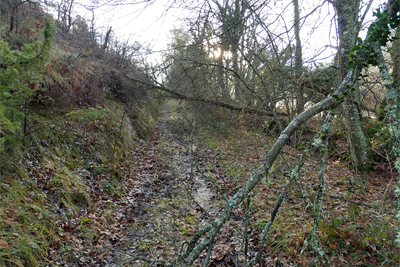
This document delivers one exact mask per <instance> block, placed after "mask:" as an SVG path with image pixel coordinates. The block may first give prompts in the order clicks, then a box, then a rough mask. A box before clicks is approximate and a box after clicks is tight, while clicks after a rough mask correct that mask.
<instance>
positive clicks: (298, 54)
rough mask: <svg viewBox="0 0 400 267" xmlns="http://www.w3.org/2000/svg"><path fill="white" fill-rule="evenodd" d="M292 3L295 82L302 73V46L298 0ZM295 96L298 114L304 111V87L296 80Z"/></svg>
mask: <svg viewBox="0 0 400 267" xmlns="http://www.w3.org/2000/svg"><path fill="white" fill-rule="evenodd" d="M293 5H294V35H295V38H296V50H295V59H294V60H295V62H294V68H295V69H294V71H295V78H296V82H297V81H298V80H299V79H300V78H301V75H302V67H303V56H302V47H301V40H300V11H299V0H293ZM297 84H298V87H297V96H296V109H297V114H300V113H302V112H303V111H304V104H305V103H304V92H303V91H304V89H303V86H301V82H297Z"/></svg>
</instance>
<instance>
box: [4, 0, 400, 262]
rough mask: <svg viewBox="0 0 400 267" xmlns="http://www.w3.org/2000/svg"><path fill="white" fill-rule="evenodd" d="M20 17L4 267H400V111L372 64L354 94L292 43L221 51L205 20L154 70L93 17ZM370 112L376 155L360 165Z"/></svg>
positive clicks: (9, 130) (32, 11) (8, 123)
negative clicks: (303, 61) (399, 186)
mask: <svg viewBox="0 0 400 267" xmlns="http://www.w3.org/2000/svg"><path fill="white" fill-rule="evenodd" d="M72 3H73V2H71V6H72ZM9 5H11V2H10V3H9ZM9 5H7V3H0V14H2V15H3V14H7V15H10V14H9V13H10V12H11V15H10V16H8V17H7V16H2V17H0V26H1V27H0V68H1V72H0V96H1V98H0V266H1V267H2V266H6V267H9V266H18V267H20V266H23V267H25V266H35V267H36V266H109V267H111V266H113V267H114V266H189V265H190V266H256V265H259V266H396V265H399V264H400V256H399V255H400V250H399V247H398V246H397V243H396V242H397V241H396V238H397V234H398V232H399V227H398V216H397V217H396V213H397V211H398V206H397V205H398V196H397V195H396V193H395V192H396V183H397V182H398V181H397V180H398V175H399V174H398V172H397V170H396V167H397V165H396V161H398V159H399V157H397V154H396V153H397V151H398V150H396V149H398V139H396V131H395V129H396V128H395V127H397V126H396V125H398V122H396V121H395V120H393V118H395V115H396V114H397V113H396V112H398V109H396V107H397V106H396V105H395V104H396V103H397V102H396V101H400V98H398V97H397V96H396V97H397V98H395V99H393V97H392V95H393V94H394V93H393V92H394V91H395V90H394V91H391V92H392V94H390V93H387V92H386V91H385V90H387V91H388V92H389V90H390V88H389V89H386V88H387V87H388V84H389V85H393V86H392V87H393V88H395V85H394V84H393V83H389V82H388V81H389V80H384V77H381V76H382V75H381V76H379V74H378V73H377V71H378V70H377V69H376V68H375V69H373V68H366V65H367V63H365V62H364V61H363V62H361V63H360V62H357V60H358V58H357V59H355V58H356V53H354V55H353V54H352V56H351V57H350V58H352V59H353V60H354V61H352V62H353V63H352V64H353V65H354V64H355V65H357V64H359V65H361V66H362V67H363V68H364V69H363V72H361V71H360V70H359V69H356V68H355V69H354V70H353V69H351V68H350V69H349V74H346V76H345V75H343V77H344V78H343V79H342V81H340V76H341V73H340V71H342V69H340V68H339V67H336V66H324V65H323V64H321V65H320V66H316V67H314V68H311V67H305V66H301V67H299V68H300V69H301V72H302V74H301V75H302V76H301V77H300V76H299V68H298V69H292V67H293V66H297V63H299V62H298V61H297V60H298V58H296V52H295V49H292V47H291V46H287V47H286V48H284V49H282V50H281V51H278V52H279V53H278V52H277V51H275V53H269V52H268V53H267V52H265V51H264V48H265V47H268V45H265V46H264V45H260V47H262V49H261V48H260V51H261V50H263V51H264V52H259V53H258V54H257V53H256V52H255V51H256V50H254V51H250V50H249V49H243V51H239V45H237V47H236V48H235V44H234V42H233V41H234V40H235V39H234V38H231V37H230V38H228V37H224V38H225V39H224V38H222V37H221V35H218V36H217V35H216V36H217V37H218V38H221V43H223V42H225V44H223V45H225V48H226V49H230V50H231V51H225V52H226V53H227V54H229V53H231V54H229V56H226V57H224V56H223V53H224V51H221V55H222V56H221V57H219V56H211V55H210V54H207V53H208V52H210V51H214V50H210V49H211V48H212V49H214V47H213V44H212V41H213V39H212V38H209V39H205V40H207V42H206V41H204V40H203V39H201V38H200V35H199V32H200V33H201V34H205V33H206V32H207V31H208V30H210V31H211V29H212V27H214V25H213V24H212V23H211V22H210V23H209V24H208V20H205V22H204V24H203V26H204V30H203V31H199V32H196V31H195V30H194V29H193V28H190V29H189V30H187V31H186V32H185V31H184V30H176V31H173V35H174V37H173V38H172V39H173V40H172V43H171V48H170V50H169V51H168V53H169V54H168V53H167V54H165V55H164V62H163V63H162V64H161V65H159V66H156V67H154V66H150V65H149V64H148V63H146V60H145V57H146V55H147V53H148V51H147V49H146V48H145V47H143V46H142V45H141V44H139V43H134V44H131V43H129V42H120V41H118V40H117V38H115V39H113V38H112V31H111V28H110V30H108V31H107V33H106V34H105V35H103V36H101V37H99V34H98V33H97V32H95V31H94V29H93V27H89V25H88V23H87V21H86V20H84V19H83V18H82V17H80V16H77V17H76V18H74V19H73V23H72V22H71V21H72V18H71V14H69V16H70V20H68V16H67V15H66V14H64V15H65V17H62V19H60V20H53V19H52V18H50V15H49V14H46V13H45V12H44V11H43V8H42V7H41V6H39V5H36V4H33V3H30V2H23V3H20V4H18V3H17V4H16V6H12V5H11V7H10V6H9ZM243 6H244V7H246V5H243ZM232 8H233V7H232ZM219 10H220V11H221V10H222V11H223V10H224V9H219ZM227 10H230V9H227ZM399 10H400V9H399ZM228 13H229V12H228ZM385 14H386V15H387V14H388V13H387V12H386V13H385ZM396 14H397V13H396ZM59 15H60V14H59ZM225 15H226V16H228V15H229V14H225ZM230 15H232V16H234V15H235V16H236V15H237V13H234V12H233V13H232V14H230ZM382 16H383V15H382ZM200 17H201V16H200ZM17 18H18V19H17ZM241 19H242V21H245V18H244V17H242V18H241ZM391 19H393V18H392V17H390V18H387V20H388V21H390V20H391ZM396 19H397V17H396ZM17 22H18V23H17ZM224 23H228V24H229V21H224ZM241 23H242V22H237V24H235V25H225V24H224V27H228V26H229V27H228V29H235V30H238V29H236V28H235V27H236V26H238V25H239V26H240V25H241ZM254 24H255V23H254ZM386 24H387V23H386ZM191 25H192V24H191ZM193 25H197V26H198V25H200V24H193ZM193 25H192V26H193ZM241 26H243V27H244V24H243V25H241ZM381 26H382V25H381ZM199 27H200V26H199ZM249 27H250V26H249ZM257 27H258V26H257ZM257 27H255V28H254V29H253V30H255V29H258V28H257ZM378 28H379V27H378ZM223 29H225V28H223ZM379 30H380V28H379ZM388 31H390V29H389V28H388ZM388 31H387V32H388ZM215 32H217V31H215ZM226 32H229V30H227V31H226ZM387 32H385V34H386V33H387ZM197 38H199V40H198V39H197ZM236 41H237V40H236ZM378 41H379V40H378ZM385 41H386V39H385ZM393 41H395V39H393ZM243 43H244V40H243ZM237 44H238V43H237ZM385 44H386V42H385ZM223 45H221V47H222V48H221V49H223V48H224V47H223ZM252 45H255V44H252ZM362 45H365V44H364V43H363V44H357V45H356V46H354V49H353V51H352V52H354V51H356V52H357V51H358V50H357V49H359V50H362V49H364V50H365V49H366V48H365V47H364V46H362ZM392 45H393V47H394V48H396V43H393V44H392ZM382 46H383V45H382ZM210 47H211V48H210ZM399 47H400V46H399ZM293 48H294V47H293ZM207 49H209V50H207ZM255 49H256V48H255ZM257 49H258V48H257ZM274 49H276V48H274ZM291 49H292V50H293V51H292V50H291ZM368 49H369V48H368ZM205 51H206V52H205ZM296 51H297V50H296ZM371 51H372V50H371ZM388 51H389V50H388ZM228 52H229V53H228ZM240 52H241V53H242V54H241V53H240ZM358 52H360V51H358ZM361 52H362V51H361ZM361 52H360V53H361ZM389 52H390V51H389ZM389 52H388V53H389ZM246 53H248V54H246ZM374 53H375V54H374ZM374 53H372V52H371V54H374V55H376V54H378V53H377V52H376V51H375V52H374ZM380 53H382V52H380ZM250 56H251V57H254V58H253V59H252V60H253V61H251V62H250V60H249V61H247V60H248V59H249V57H250ZM257 56H258V57H257ZM395 56H396V55H394V56H393V58H396V57H395ZM240 57H242V58H241V60H240V59H238V58H240ZM360 58H361V57H360ZM382 58H383V56H382ZM382 58H380V59H382ZM369 60H370V61H372V59H369ZM374 60H378V59H374ZM360 61H361V60H360ZM243 62H246V63H243ZM296 62H297V63H296ZM399 62H400V61H399ZM239 63H240V64H242V63H243V65H241V66H239V65H240V64H239ZM267 63H268V64H271V66H273V67H271V66H267V65H266V64H267ZM278 63H279V64H281V65H279V66H278ZM295 63H296V64H295ZM339 63H340V62H339V61H337V59H335V60H334V62H333V63H332V64H339ZM368 64H369V63H368ZM396 64H397V63H396V61H395V60H394V61H393V62H392V65H393V66H396ZM350 65H351V64H350ZM277 66H278V67H279V68H278V67H277ZM338 66H339V65H338ZM382 66H383V63H382V62H380V65H379V67H380V70H382V69H384V68H383V67H382ZM297 67H298V66H297ZM394 69H395V68H394ZM346 70H347V66H346ZM251 71H254V73H251ZM357 71H358V74H357V75H358V76H357V75H356V73H357ZM386 71H387V70H386ZM280 75H282V76H280ZM391 75H392V76H393V77H397V76H396V73H395V71H393V72H392V74H391ZM371 80H373V81H372V82H371ZM394 80H395V79H394ZM371 84H372V85H371ZM376 84H378V86H376ZM385 86H386V87H385ZM336 88H337V89H336ZM393 88H392V89H393ZM396 88H400V86H398V87H396ZM357 90H359V92H358V91H357ZM337 92H339V93H337ZM354 92H357V93H360V95H362V98H360V100H357V99H356V96H354V95H352V93H354ZM349 95H350V96H349ZM391 97H392V98H391ZM321 99H322V100H321ZM349 99H350V100H349ZM354 99H356V100H354ZM302 101H303V102H302ZM357 101H358V102H357ZM321 103H322V104H321ZM355 103H356V104H357V105H356V106H351V105H354V104H355ZM301 106H302V107H301ZM354 110H356V113H355V114H356V115H357V116H350V119H351V120H352V121H351V122H352V123H354V124H355V125H356V126H357V127H358V128H359V130H360V131H359V132H358V133H360V132H361V133H362V138H360V139H359V140H358V141H360V140H361V143H363V144H362V146H360V147H359V149H360V150H361V149H364V148H365V153H359V152H360V151H358V150H356V151H355V152H357V153H355V152H354V142H353V141H354V139H353V138H354V136H352V134H353V133H354V132H355V131H356V130H354V129H355V128H351V127H352V126H353V125H350V126H351V127H350V126H349V121H348V114H349V112H350V111H354ZM393 114H394V115H393ZM307 116H308V117H307ZM396 123H397V124H396ZM360 136H361V135H360ZM397 137H398V136H397ZM363 146H364V147H363ZM352 150H353V152H352ZM355 154H357V156H358V155H361V156H363V157H365V158H366V159H367V160H365V161H362V160H361V159H360V158H357V156H355Z"/></svg>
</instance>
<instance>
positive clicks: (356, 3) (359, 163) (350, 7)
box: [334, 0, 369, 170]
mask: <svg viewBox="0 0 400 267" xmlns="http://www.w3.org/2000/svg"><path fill="white" fill-rule="evenodd" d="M334 7H335V9H336V14H337V17H338V19H337V20H338V30H339V40H340V44H339V53H338V55H339V65H340V72H341V75H342V79H343V78H344V76H345V75H346V72H347V69H348V62H349V57H348V56H347V55H346V52H349V51H351V49H352V47H353V46H354V44H355V38H356V37H357V36H356V33H357V29H358V28H359V26H358V23H359V22H358V13H359V9H360V0H336V1H335V2H334ZM344 107H345V120H346V128H347V141H348V144H349V151H350V156H351V162H352V164H353V167H355V168H356V169H358V170H363V169H364V168H365V167H366V166H367V161H368V158H369V144H368V140H367V138H366V137H365V135H364V131H363V129H362V125H361V118H362V115H361V108H360V94H359V91H358V89H357V90H356V91H354V92H353V91H350V92H349V94H348V96H347V97H346V98H345V101H344Z"/></svg>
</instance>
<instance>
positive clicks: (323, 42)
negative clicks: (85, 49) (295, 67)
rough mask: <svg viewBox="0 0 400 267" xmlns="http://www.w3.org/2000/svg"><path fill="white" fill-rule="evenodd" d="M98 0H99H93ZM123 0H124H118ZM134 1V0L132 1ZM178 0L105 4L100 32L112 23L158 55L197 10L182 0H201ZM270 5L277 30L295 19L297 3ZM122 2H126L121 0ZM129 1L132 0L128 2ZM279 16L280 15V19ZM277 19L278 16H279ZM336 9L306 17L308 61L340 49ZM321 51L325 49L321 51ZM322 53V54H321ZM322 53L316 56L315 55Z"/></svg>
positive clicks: (303, 2) (78, 10)
mask: <svg viewBox="0 0 400 267" xmlns="http://www.w3.org/2000/svg"><path fill="white" fill-rule="evenodd" d="M80 1H81V2H80V4H81V5H76V6H75V10H74V12H75V14H80V15H81V16H83V17H85V18H86V19H87V21H89V20H90V18H91V13H90V12H88V11H87V10H86V9H85V8H83V7H82V5H86V6H87V5H90V2H89V0H80ZM92 1H96V0H92ZM114 1H121V0H114ZM132 1H133V2H134V3H132ZM180 2H181V6H180V5H179V2H178V1H177V0H131V2H129V3H130V4H121V5H119V6H114V7H113V6H108V5H106V6H103V7H101V8H98V9H96V10H95V18H96V19H95V25H96V28H97V31H98V32H101V33H103V34H105V32H106V31H107V30H108V29H109V27H112V30H113V33H114V36H115V37H116V38H117V39H118V40H120V41H123V40H128V39H129V41H130V42H135V41H137V42H139V43H145V44H148V45H149V46H150V48H151V49H152V50H154V51H156V54H154V57H156V58H158V57H159V56H160V54H159V53H158V54H157V52H160V53H161V52H163V51H165V49H166V48H167V44H168V43H169V41H170V38H171V34H170V30H172V29H173V28H179V27H180V25H181V24H182V19H184V18H185V17H188V16H190V15H194V14H192V13H193V12H194V11H193V10H189V9H184V8H182V2H183V3H185V4H190V2H193V4H194V5H196V4H198V3H199V0H192V1H180ZM271 2H272V3H271V4H270V5H269V6H270V8H269V9H266V20H273V21H275V22H274V25H273V26H272V28H275V30H276V31H279V30H281V31H284V30H285V29H286V28H288V27H290V26H291V23H293V22H292V21H293V7H292V4H291V2H292V1H291V0H271ZM299 2H300V12H301V17H304V16H305V15H306V14H308V13H309V12H310V10H313V9H314V8H315V7H316V6H318V5H319V4H321V3H322V2H323V0H300V1H299ZM381 2H383V1H381V0H374V2H373V6H372V7H373V8H372V9H371V10H370V11H369V12H368V14H369V15H368V16H367V17H366V21H371V20H372V10H373V9H376V8H377V7H378V5H379V4H380V3H381ZM121 3H122V2H121ZM127 3H128V2H127ZM282 9H284V10H286V11H285V12H284V13H283V14H282V16H280V18H281V19H279V15H278V14H280V13H281V10H282ZM277 18H278V19H277ZM276 19H277V20H276ZM333 20H334V9H333V7H332V6H331V5H330V4H327V3H325V4H324V5H323V6H322V8H320V9H318V11H316V12H314V13H313V14H312V15H311V16H309V17H307V18H306V19H304V20H302V21H303V24H302V29H301V39H302V45H303V56H304V62H305V63H306V64H307V63H310V62H311V60H315V59H318V60H319V61H321V62H324V61H328V60H330V59H332V57H333V55H334V54H335V53H336V49H335V48H334V47H335V46H336V40H337V36H336V32H335V28H334V27H331V26H332V25H334V23H333ZM284 38H286V40H284V41H283V42H289V40H291V41H292V42H293V38H292V37H291V36H288V35H287V36H284ZM321 51H324V52H322V53H321ZM320 53H321V54H320ZM316 55H318V56H317V57H316V58H315V56H316Z"/></svg>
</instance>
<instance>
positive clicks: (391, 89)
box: [374, 45, 400, 245]
mask: <svg viewBox="0 0 400 267" xmlns="http://www.w3.org/2000/svg"><path fill="white" fill-rule="evenodd" d="M374 48H375V53H378V62H379V65H378V66H379V73H380V76H381V78H382V79H383V81H384V82H383V84H384V86H385V88H386V101H387V106H386V112H387V115H388V116H387V117H388V119H389V132H390V135H391V138H392V141H393V155H394V157H395V162H394V166H395V168H396V170H397V173H398V176H399V178H398V181H397V189H396V193H397V194H399V193H400V86H399V84H398V83H396V76H394V78H395V79H392V77H391V75H390V73H389V70H388V67H387V65H386V62H385V58H384V56H383V54H382V50H381V49H380V47H379V46H378V45H376V46H375V47H374ZM393 71H395V70H393ZM397 82H398V81H397ZM397 210H398V211H397V218H398V220H399V222H400V199H399V200H398V201H397ZM396 243H397V245H400V231H399V232H398V233H397V239H396Z"/></svg>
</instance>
